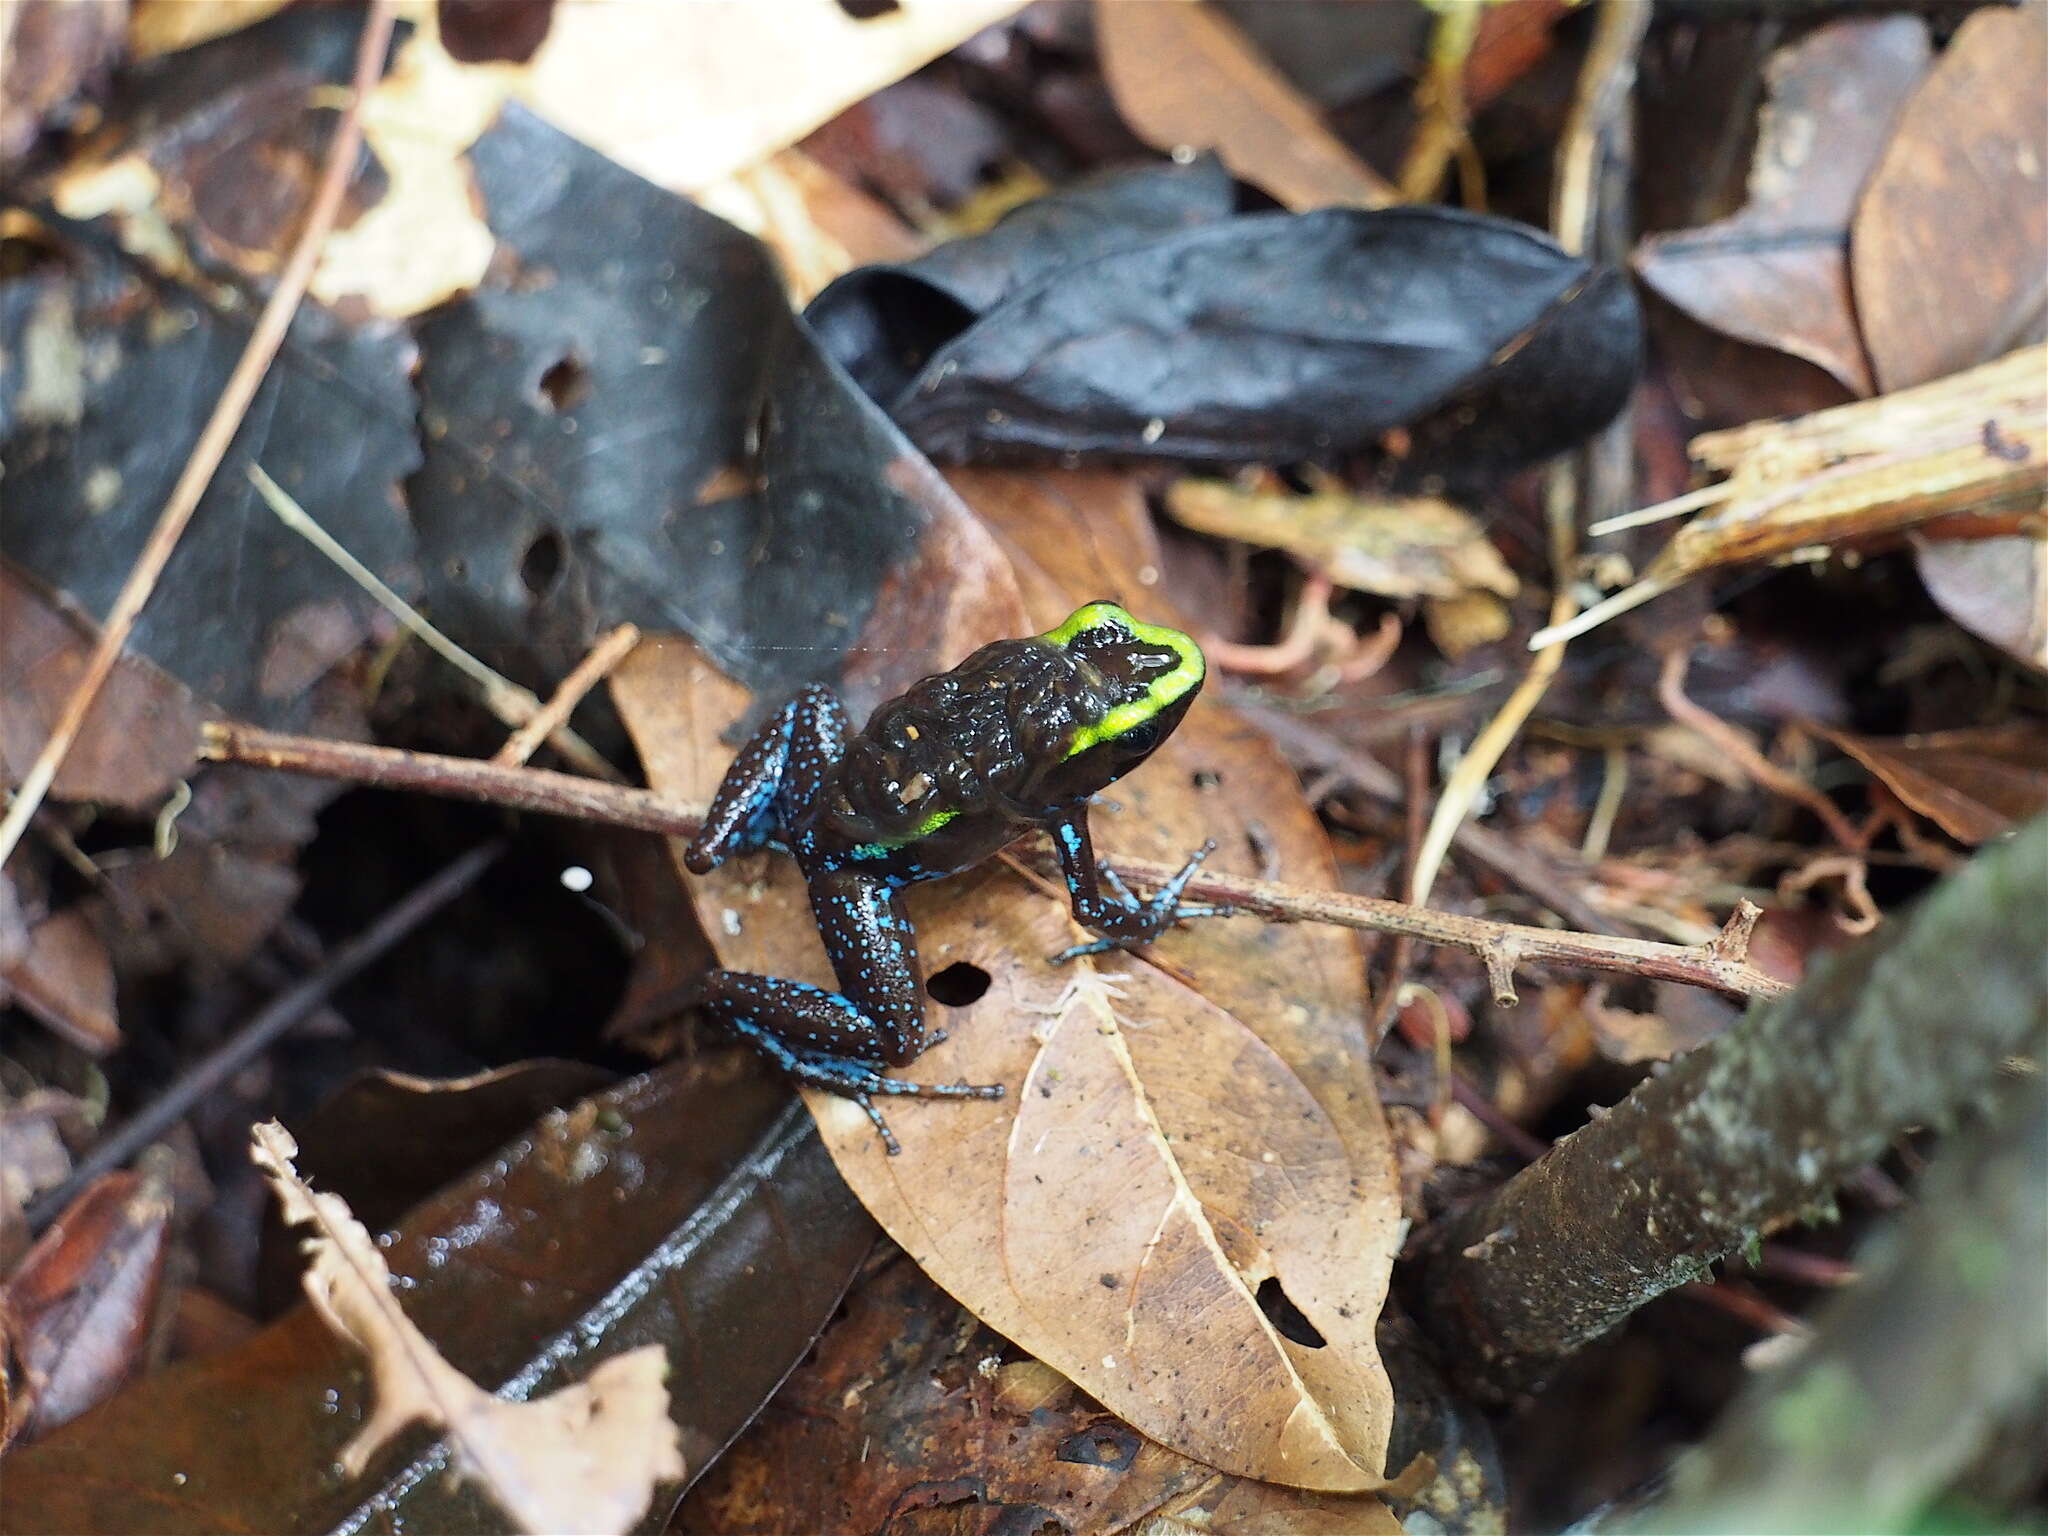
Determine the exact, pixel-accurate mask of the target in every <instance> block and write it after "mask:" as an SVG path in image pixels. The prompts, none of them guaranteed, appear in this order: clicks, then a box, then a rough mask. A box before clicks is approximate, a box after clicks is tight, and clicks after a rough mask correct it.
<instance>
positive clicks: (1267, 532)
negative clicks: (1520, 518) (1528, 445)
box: [1166, 480, 1521, 598]
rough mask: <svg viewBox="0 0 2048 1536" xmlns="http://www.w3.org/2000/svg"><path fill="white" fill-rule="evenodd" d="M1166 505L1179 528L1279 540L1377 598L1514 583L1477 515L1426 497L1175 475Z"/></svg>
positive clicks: (1505, 588)
mask: <svg viewBox="0 0 2048 1536" xmlns="http://www.w3.org/2000/svg"><path fill="white" fill-rule="evenodd" d="M1166 510H1167V511H1168V512H1169V513H1171V514H1172V516H1173V519H1174V521H1175V522H1177V523H1179V524H1181V525H1182V526H1183V527H1187V528H1193V529H1195V530H1196V531H1197V532H1200V533H1212V534H1215V535H1216V536H1217V537H1219V538H1225V539H1237V540H1239V541H1240V542H1242V543H1246V544H1257V545H1260V546H1262V547H1263V548H1266V549H1284V550H1286V551H1287V552H1288V553H1289V554H1292V555H1296V556H1298V557H1299V558H1300V559H1301V560H1302V561H1303V563H1305V564H1307V565H1308V566H1310V567H1312V568H1313V569H1315V570H1319V571H1321V572H1322V573H1323V574H1324V575H1326V576H1328V577H1329V578H1330V579H1331V580H1332V581H1334V582H1336V583H1337V585H1338V586H1340V587H1351V588H1354V589H1356V590H1357V591H1360V592H1376V593H1378V594H1379V595H1380V596H1382V597H1441V598H1453V597H1461V596H1463V595H1465V594H1466V593H1469V592H1493V593H1497V594H1498V595H1500V596H1501V597H1513V596H1514V595H1515V594H1516V593H1517V592H1519V591H1520V590H1521V583H1520V582H1519V581H1517V580H1516V579H1515V573H1514V572H1513V571H1511V570H1509V569H1508V566H1507V562H1506V561H1505V560H1503V559H1501V557H1500V551H1498V550H1497V549H1495V548H1494V547H1493V545H1492V543H1490V542H1489V541H1488V539H1487V537H1486V530H1485V529H1483V528H1482V527H1480V525H1479V523H1478V522H1477V520H1475V519H1474V518H1473V517H1472V516H1471V514H1470V513H1468V512H1465V511H1463V510H1461V509H1460V508H1458V507H1454V506H1452V505H1451V504H1450V503H1449V502H1447V501H1442V500H1439V499H1438V498H1436V497H1433V496H1415V497H1400V498H1372V497H1361V496H1352V495H1350V494H1348V493H1345V492H1341V491H1318V492H1315V493H1313V494H1310V495H1306V496H1300V495H1294V494H1292V493H1286V492H1267V491H1245V490H1240V489H1239V488H1238V487H1236V486H1234V485H1231V484H1230V483H1229V482H1227V481H1222V480H1182V481H1180V482H1179V483H1178V484H1176V485H1175V486H1174V487H1173V489H1172V490H1170V491H1168V492H1167V496H1166Z"/></svg>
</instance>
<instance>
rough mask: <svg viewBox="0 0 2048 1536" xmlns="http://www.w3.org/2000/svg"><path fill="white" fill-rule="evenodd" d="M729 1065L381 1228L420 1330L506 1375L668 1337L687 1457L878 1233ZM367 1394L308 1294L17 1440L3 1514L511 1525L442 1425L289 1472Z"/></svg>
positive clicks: (66, 1526) (17, 1519) (582, 1123)
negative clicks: (442, 1460)
mask: <svg viewBox="0 0 2048 1536" xmlns="http://www.w3.org/2000/svg"><path fill="white" fill-rule="evenodd" d="M732 1065H733V1063H732V1062H731V1061H730V1060H728V1061H725V1062H722V1063H711V1062H705V1063H700V1064H698V1065H697V1066H696V1067H679V1068H671V1069H669V1070H666V1071H663V1072H660V1073H656V1074H654V1075H653V1076H651V1077H646V1078H639V1079H635V1080H634V1081H632V1082H629V1083H624V1084H620V1085H619V1086H618V1087H615V1088H613V1089H611V1090H610V1091H609V1092H607V1093H605V1094H602V1095H599V1096H598V1097H596V1098H592V1099H588V1100H585V1101H584V1102H583V1103H582V1104H581V1105H579V1106H578V1107H577V1108H576V1109H574V1110H571V1111H570V1112H569V1113H568V1114H567V1115H566V1116H562V1115H554V1116H550V1117H548V1118H547V1119H546V1120H544V1121H543V1122H542V1123H541V1124H540V1125H539V1126H537V1127H535V1128H534V1129H532V1130H531V1131H529V1132H528V1133H527V1134H526V1135H525V1136H523V1137H521V1138H520V1139H519V1140H517V1141H515V1142H513V1143H512V1144H511V1145H509V1146H508V1147H506V1148H505V1149H504V1151H502V1152H501V1153H500V1154H499V1156H498V1158H496V1159H493V1160H491V1161H488V1162H486V1163H484V1164H483V1165H481V1166H480V1167H478V1168H477V1169H475V1170H474V1171H472V1173H471V1174H470V1175H469V1176H468V1177H467V1178H465V1179H464V1180H462V1181H461V1182H459V1183H457V1184H455V1185H451V1186H450V1187H449V1188H448V1189H446V1190H444V1191H443V1192H442V1193H441V1194H440V1195H438V1196H436V1197H435V1198H433V1199H432V1200H429V1201H427V1202H425V1203H424V1204H422V1205H420V1206H418V1207H416V1208H415V1209H414V1210H413V1211H412V1212H411V1213H410V1214H409V1215H408V1217H407V1219H406V1220H405V1221H404V1222H403V1223H402V1224H401V1225H400V1227H399V1228H398V1230H397V1232H396V1234H395V1236H394V1237H393V1239H392V1241H391V1242H390V1244H389V1245H388V1246H386V1247H385V1249H384V1253H385V1257H386V1259H387V1261H388V1262H389V1264H390V1265H391V1268H392V1271H393V1273H394V1274H395V1275H397V1276H400V1277H402V1278H401V1279H400V1280H399V1288H400V1289H401V1290H402V1292H403V1294H404V1303H405V1308H406V1311H407V1313H408V1315H410V1316H411V1317H412V1319H413V1320H414V1321H415V1322H416V1323H417V1324H418V1325H419V1327H420V1329H421V1331H422V1332H424V1333H425V1334H426V1335H427V1336H428V1337H429V1338H431V1339H432V1340H433V1342H434V1344H435V1347H436V1348H438V1349H439V1350H440V1351H441V1352H442V1353H443V1354H444V1355H445V1356H446V1357H447V1358H448V1360H449V1361H450V1362H451V1363H452V1364H453V1365H455V1366H456V1367H457V1368H459V1369H460V1370H461V1371H462V1372H463V1373H464V1374H466V1375H469V1376H471V1377H473V1378H475V1379H476V1380H478V1381H481V1382H486V1383H491V1384H498V1383H503V1384H504V1385H503V1386H501V1387H500V1388H499V1390H500V1391H501V1393H502V1394H503V1395H506V1396H522V1397H523V1396H540V1395H543V1394H544V1393H546V1392H548V1391H551V1390H553V1388H554V1387H555V1386H557V1385H559V1384H561V1383H562V1382H565V1381H570V1380H575V1379H577V1378H579V1377H580V1376H582V1375H584V1374H586V1373H587V1372H588V1370H589V1368H590V1367H591V1365H593V1364H594V1363H596V1362H597V1361H599V1360H601V1359H603V1358H604V1357H606V1356H609V1355H612V1354H615V1353H618V1352H620V1351H622V1350H626V1349H631V1348H634V1347H637V1346H639V1345H641V1344H646V1343H661V1344H664V1345H666V1346H667V1348H668V1350H669V1360H670V1381H671V1392H670V1403H671V1407H672V1410H673V1412H674V1413H675V1414H676V1416H677V1422H678V1425H679V1427H680V1428H681V1430H682V1433H683V1453H684V1458H685V1461H686V1462H687V1464H688V1468H689V1472H690V1474H691V1475H692V1476H694V1475H696V1474H697V1473H698V1472H701V1471H702V1470H703V1469H704V1468H705V1467H706V1466H708V1465H709V1464H710V1463H711V1462H712V1460H713V1459H714V1458H715V1457H716V1455H717V1453H718V1452H719V1450H721V1449H722V1448H723V1447H724V1445H725V1444H726V1443H727V1442H728V1441H729V1440H730V1439H731V1438H732V1436H734V1435H735V1434H737V1433H738V1432H739V1430H740V1429H741V1427H743V1426H744V1425H745V1424H746V1422H747V1421H748V1420H749V1419H750V1418H751V1417H752V1416H753V1415H754V1413H756V1412H757V1411H758V1410H759V1408H760V1406H761V1404H762V1403H763V1401H765V1400H766V1398H767V1397H768V1395H769V1394H770V1393H771V1392H772V1391H773V1390H774V1388H775V1387H776V1385H777V1384H778V1383H779V1382H780V1381H781V1380H782V1377H783V1375H784V1374H785V1373H786V1372H787V1371H788V1369H789V1368H790V1367H791V1366H792V1365H793V1364H794V1363H795V1362H796V1361H797V1359H798V1358H799V1357H800V1356H801V1355H802V1354H803V1352H804V1351H805V1349H806V1348H807V1347H808V1346H809V1344H810V1342H811V1340H812V1338H813V1337H814V1336H815V1333H816V1331H817V1329H818V1328H819V1327H820V1326H821V1325H822V1324H823V1322H824V1321H825V1319H826V1318H827V1317H828V1316H830V1314H831V1312H832V1310H833V1308H834V1307H835V1306H836V1305H837V1303H838V1300H839V1297H840V1294H841V1292H842V1291H843V1289H844V1287H845V1285H846V1282H847V1281H848V1279H849V1278H850V1277H851V1275H852V1273H853V1270H854V1267H855V1266H856V1265H857V1264H858V1263H859V1262H860V1260H861V1259H862V1258H863V1257H864V1256H865V1254H866V1252H867V1250H868V1247H869V1245H870V1243H871V1242H872V1240H873V1232H874V1228H873V1226H872V1224H871V1223H870V1222H869V1221H868V1220H867V1218H866V1217H865V1216H863V1215H862V1214H861V1211H860V1208H859V1206H858V1205H857V1204H856V1203H855V1202H854V1199H853V1197H852V1196H851V1195H850V1194H849V1193H848V1192H847V1190H846V1186H845V1185H844V1184H842V1183H841V1182H840V1181H839V1179H838V1177H837V1175H836V1174H834V1173H833V1171H832V1164H831V1161H830V1159H828V1158H827V1157H826V1156H825V1153H824V1149H823V1148H822V1147H821V1146H820V1145H819V1143H818V1140H817V1137H816V1136H815V1135H814V1134H813V1133H812V1131H811V1129H810V1126H809V1120H808V1117H807V1116H805V1115H803V1114H802V1112H801V1111H798V1110H795V1109H793V1108H786V1107H781V1106H782V1090H781V1088H780V1086H779V1085H778V1084H775V1083H772V1082H770V1081H769V1080H768V1079H767V1078H766V1077H765V1076H764V1075H761V1074H759V1073H754V1074H752V1075H749V1076H746V1077H743V1078H739V1079H737V1080H735V1078H734V1075H733V1073H732V1072H731V1071H730V1070H729V1069H730V1067H731V1066H732ZM365 1396H366V1391H365V1388H364V1383H363V1381H362V1377H361V1373H360V1372H359V1371H358V1370H356V1369H355V1368H354V1356H353V1355H352V1353H351V1351H350V1350H349V1349H348V1348H347V1346H346V1345H344V1344H342V1343H340V1342H339V1341H338V1340H336V1339H334V1338H333V1337H332V1336H331V1335H330V1334H329V1333H328V1332H327V1331H326V1329H325V1328H324V1327H323V1325H322V1324H321V1323H320V1322H319V1320H318V1319H317V1318H315V1317H313V1316H312V1315H311V1314H310V1312H308V1311H307V1310H305V1309H303V1308H302V1309H300V1310H298V1311H296V1312H294V1313H292V1314H290V1315H289V1316H287V1317H285V1318H284V1319H282V1320H280V1321H279V1322H277V1323H275V1324H273V1325H272V1326H270V1327H268V1328H266V1329H264V1330H263V1331H262V1332H260V1333H258V1334H257V1335H255V1336H254V1337H253V1338H251V1339H250V1340H248V1341H247V1343H246V1344H244V1345H242V1346H240V1347H238V1348H236V1349H233V1350H230V1351H227V1352H225V1353H221V1354H216V1355H211V1356H208V1357H206V1358H204V1359H200V1360H195V1361H191V1362H188V1363H185V1364H181V1365H178V1366H174V1367H172V1368H170V1369H168V1370H165V1371H160V1372H158V1373H156V1374H155V1375H153V1376H150V1377H148V1378H146V1379H145V1380H143V1381H142V1382H140V1383H138V1384H136V1385H135V1386H134V1387H133V1388H131V1389H130V1390H129V1391H127V1392H124V1393H122V1394H121V1395H120V1396H118V1397H116V1398H115V1399H114V1400H113V1401H111V1402H109V1403H106V1404H104V1405H102V1406H101V1407H100V1408H99V1409H98V1410H97V1411H96V1412H94V1413H93V1414H91V1415H90V1416H88V1417H87V1418H85V1419H83V1420H81V1421H79V1422H78V1423H77V1424H75V1425H71V1426H67V1427H66V1428H65V1429H64V1430H61V1431H59V1432H58V1433H56V1434H54V1435H52V1436H51V1437H49V1438H48V1439H47V1440H44V1441H41V1442H39V1443H37V1444H36V1445H34V1446H31V1447H26V1448H23V1449H20V1450H17V1451H15V1452H14V1453H12V1454H11V1455H10V1457H9V1459H8V1462H7V1477H8V1483H7V1497H6V1498H4V1499H0V1531H4V1532H7V1533H9V1536H16V1533H27V1532H32V1531H48V1532H57V1531H67V1532H68V1531H81V1530H93V1531H108V1532H122V1531H131V1532H156V1533H162V1532H173V1531H194V1532H198V1531H218V1530H224V1529H232V1530H262V1531H315V1530H328V1529H330V1528H333V1527H334V1526H336V1525H337V1524H346V1525H347V1526H348V1528H350V1529H364V1528H367V1529H373V1530H375V1529H385V1528H387V1527H395V1526H398V1525H404V1526H406V1527H408V1528H411V1529H418V1530H497V1529H502V1528H503V1527H502V1524H501V1523H500V1522H499V1518H498V1517H496V1516H494V1515H493V1514H492V1512H491V1511H490V1509H489V1506H488V1505H487V1504H485V1503H484V1501H483V1500H482V1499H481V1498H480V1497H479V1496H478V1495H476V1494H475V1492H474V1491H473V1490H470V1489H467V1488H465V1487H464V1486H462V1485H460V1484H454V1483H450V1482H448V1481H446V1480H445V1479H443V1478H442V1477H440V1476H439V1475H438V1466H439V1463H438V1461H437V1460H436V1456H435V1452H434V1451H433V1449H432V1448H431V1447H429V1446H427V1444H426V1442H425V1440H424V1439H422V1440H419V1441H409V1442H408V1450H407V1453H406V1454H405V1455H404V1456H400V1457H394V1458H391V1459H389V1460H384V1459H380V1460H379V1461H378V1462H377V1463H376V1464H375V1466H373V1468H372V1469H371V1473H370V1477H371V1479H372V1481H370V1482H367V1483H364V1484H360V1485H356V1484H350V1485H343V1484H340V1483H338V1482H336V1481H335V1480H333V1479H331V1478H324V1477H290V1476H281V1475H279V1471H278V1469H279V1468H286V1467H312V1468H319V1467H325V1466H328V1465H329V1464H330V1463H331V1462H332V1460H333V1458H334V1455H335V1452H336V1451H337V1450H338V1449H339V1448H340V1447H341V1446H342V1444H343V1443H344V1442H346V1441H347V1440H348V1438H349V1437H350V1435H351V1434H352V1433H353V1432H354V1431H355V1429H356V1428H357V1426H358V1425H359V1424H360V1423H361V1421H362V1416H363V1414H364V1412H365V1406H366V1405H365V1403H364V1398H365ZM380 1485H381V1486H380ZM358 1506H361V1507H360V1508H359V1507H358ZM351 1511H355V1514H354V1515H353V1516H352V1515H351ZM664 1512H665V1511H664V1510H660V1509H658V1510H657V1511H656V1514H657V1515H660V1514H662V1513H664Z"/></svg>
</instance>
